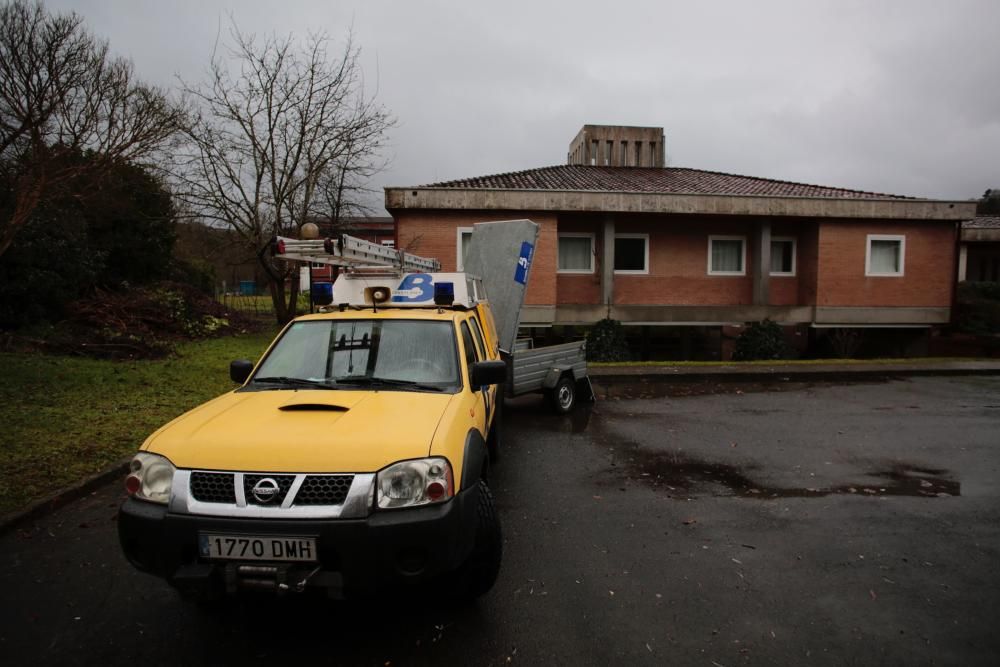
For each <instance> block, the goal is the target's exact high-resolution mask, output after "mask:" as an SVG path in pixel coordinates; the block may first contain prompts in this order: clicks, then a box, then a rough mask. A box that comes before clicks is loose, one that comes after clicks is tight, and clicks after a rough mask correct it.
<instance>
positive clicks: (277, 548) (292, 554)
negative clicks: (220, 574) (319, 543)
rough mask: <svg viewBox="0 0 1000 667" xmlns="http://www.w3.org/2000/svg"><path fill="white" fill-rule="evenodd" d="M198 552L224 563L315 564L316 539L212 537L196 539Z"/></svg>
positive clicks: (208, 535)
mask: <svg viewBox="0 0 1000 667" xmlns="http://www.w3.org/2000/svg"><path fill="white" fill-rule="evenodd" d="M198 552H199V553H200V554H201V557H202V558H222V559H226V560H281V561H305V562H314V561H316V560H317V554H316V538H314V537H275V536H267V537H265V536H262V535H213V534H206V533H202V534H201V535H199V536H198Z"/></svg>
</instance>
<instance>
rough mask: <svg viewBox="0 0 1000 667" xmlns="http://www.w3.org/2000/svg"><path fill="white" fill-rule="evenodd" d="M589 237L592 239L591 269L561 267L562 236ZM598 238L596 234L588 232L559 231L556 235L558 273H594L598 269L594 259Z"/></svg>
mask: <svg viewBox="0 0 1000 667" xmlns="http://www.w3.org/2000/svg"><path fill="white" fill-rule="evenodd" d="M564 237H565V238H575V239H580V238H588V239H590V268H589V269H560V268H559V239H561V238H564ZM596 242H597V241H596V239H595V236H594V234H590V233H587V232H559V234H558V235H557V237H556V273H566V274H570V275H572V274H576V275H592V274H593V273H594V271H595V270H596V266H595V264H596V262H595V261H594V247H595V244H596Z"/></svg>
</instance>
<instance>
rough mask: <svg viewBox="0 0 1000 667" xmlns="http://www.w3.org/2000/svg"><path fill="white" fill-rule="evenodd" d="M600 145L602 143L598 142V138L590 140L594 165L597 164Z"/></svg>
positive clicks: (591, 157) (592, 164) (591, 160)
mask: <svg viewBox="0 0 1000 667" xmlns="http://www.w3.org/2000/svg"><path fill="white" fill-rule="evenodd" d="M598 146H600V144H599V143H597V139H594V140H593V141H591V142H590V166H592V167H593V166H596V165H597V151H598Z"/></svg>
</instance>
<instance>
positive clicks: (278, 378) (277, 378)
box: [253, 375, 336, 389]
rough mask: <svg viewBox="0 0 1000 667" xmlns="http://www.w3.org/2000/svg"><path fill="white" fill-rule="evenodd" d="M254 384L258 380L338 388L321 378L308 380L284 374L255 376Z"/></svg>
mask: <svg viewBox="0 0 1000 667" xmlns="http://www.w3.org/2000/svg"><path fill="white" fill-rule="evenodd" d="M253 381H254V384H256V383H258V382H266V383H268V384H280V385H284V386H286V387H308V388H309V389H336V387H335V386H333V385H332V384H330V383H328V382H322V381H320V380H307V379H306V378H293V377H287V376H284V375H281V376H275V377H263V378H254V379H253Z"/></svg>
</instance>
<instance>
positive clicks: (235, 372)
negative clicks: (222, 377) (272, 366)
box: [229, 359, 253, 384]
mask: <svg viewBox="0 0 1000 667" xmlns="http://www.w3.org/2000/svg"><path fill="white" fill-rule="evenodd" d="M251 371H253V362H252V361H250V360H249V359H237V360H236V361H231V362H229V378H230V379H231V380H232V381H233V382H235V383H236V384H243V383H244V382H246V381H247V378H248V377H250V373H251Z"/></svg>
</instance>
